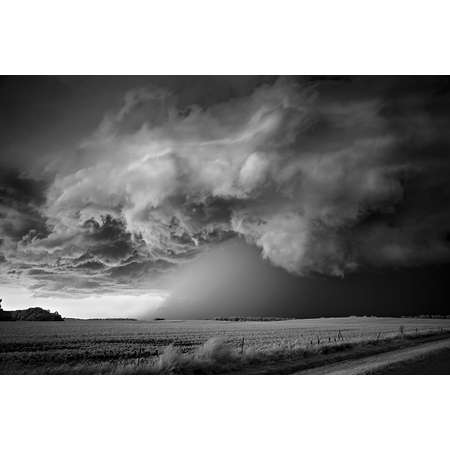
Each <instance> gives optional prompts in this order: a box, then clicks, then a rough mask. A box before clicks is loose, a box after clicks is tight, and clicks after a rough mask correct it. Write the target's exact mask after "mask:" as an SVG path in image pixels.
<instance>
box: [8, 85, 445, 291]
mask: <svg viewBox="0 0 450 450" xmlns="http://www.w3.org/2000/svg"><path fill="white" fill-rule="evenodd" d="M187 92H188V93H189V92H190V95H188V94H187ZM193 92H194V93H195V92H196V93H199V92H201V88H199V87H198V86H197V87H196V88H195V90H193V91H189V86H185V85H183V89H181V90H180V89H174V88H173V86H170V85H169V86H168V85H161V84H154V85H148V83H147V85H146V86H143V87H138V88H135V89H131V90H128V91H127V92H125V93H124V94H123V97H122V101H121V103H120V104H119V105H118V106H117V107H116V108H115V109H111V110H109V111H107V112H105V114H104V116H103V118H102V119H101V120H100V122H99V123H98V125H97V126H96V128H95V129H94V130H93V131H92V132H90V133H88V134H86V135H84V136H80V138H79V141H78V144H77V145H76V146H75V148H70V149H67V150H64V152H63V153H62V155H63V157H59V158H54V159H53V160H52V162H51V163H49V164H48V165H47V167H46V168H45V171H44V173H45V182H44V181H38V180H37V178H36V174H35V173H33V171H32V170H31V171H30V170H28V175H27V174H26V173H25V172H24V173H22V174H21V173H19V172H15V174H14V175H11V174H7V173H6V172H5V174H4V175H2V176H1V188H0V208H1V209H0V229H1V231H2V245H1V248H0V250H1V252H2V255H3V256H2V258H3V262H2V263H1V267H2V274H3V275H2V276H4V277H10V278H11V277H15V278H16V279H17V278H20V280H22V282H23V283H25V284H26V285H27V286H29V287H30V288H31V289H32V290H34V291H35V292H37V293H39V294H40V295H51V294H52V293H55V292H58V293H61V292H62V293H65V294H67V295H77V294H79V293H82V292H86V291H90V292H92V291H95V292H122V291H126V290H127V289H130V286H133V289H144V290H145V289H146V288H148V287H149V286H154V285H156V286H157V285H158V283H160V281H159V280H161V279H163V278H164V276H165V274H167V273H169V272H171V271H175V270H177V268H178V267H179V266H180V265H182V264H185V263H187V262H189V261H192V260H193V259H195V258H196V257H197V256H198V255H200V254H202V253H203V252H204V251H205V250H207V249H209V248H211V247H214V246H216V245H218V244H220V243H223V242H224V241H226V240H228V239H230V238H235V237H237V236H239V237H241V238H243V239H245V241H246V242H247V243H248V244H250V245H252V246H254V247H255V248H256V249H257V250H258V253H259V255H260V257H261V258H264V259H266V260H267V261H269V262H270V263H271V264H272V265H274V266H276V267H279V268H282V269H284V270H285V271H287V272H289V273H291V274H295V275H297V276H310V275H314V274H322V275H325V276H330V277H344V276H346V274H349V273H353V272H358V271H364V270H367V269H370V268H378V267H381V268H388V269H389V268H395V267H410V266H421V265H428V264H433V263H438V262H447V261H449V259H450V238H449V234H450V213H449V212H448V208H447V206H446V205H448V202H449V197H450V179H449V177H448V173H449V169H450V167H449V166H450V157H449V153H448V147H449V137H450V136H449V131H448V129H449V128H448V106H449V88H448V82H447V79H446V78H438V79H428V78H420V77H419V78H409V77H408V78H404V79H402V77H397V78H385V77H381V78H378V79H377V78H371V77H362V78H355V79H352V78H346V77H337V78H325V79H320V78H314V77H300V78H294V77H278V78H274V79H270V80H259V81H258V83H255V84H254V86H253V87H252V88H251V89H250V88H249V87H248V86H247V85H246V88H245V89H241V90H239V91H238V92H237V93H236V94H235V95H228V96H222V97H221V96H218V98H217V100H216V101H211V99H204V97H201V96H199V95H197V96H196V95H194V94H193ZM187 99H188V100H187ZM196 100H198V101H197V102H196ZM30 174H31V175H30ZM27 177H29V178H27Z"/></svg>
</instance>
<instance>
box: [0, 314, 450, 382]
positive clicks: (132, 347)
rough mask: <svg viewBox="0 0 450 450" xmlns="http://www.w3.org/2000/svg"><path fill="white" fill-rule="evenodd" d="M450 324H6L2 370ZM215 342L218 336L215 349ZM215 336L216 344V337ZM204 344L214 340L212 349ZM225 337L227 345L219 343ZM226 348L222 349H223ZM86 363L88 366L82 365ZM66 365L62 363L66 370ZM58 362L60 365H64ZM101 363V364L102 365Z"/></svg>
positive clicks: (294, 344) (317, 341) (376, 335)
mask: <svg viewBox="0 0 450 450" xmlns="http://www.w3.org/2000/svg"><path fill="white" fill-rule="evenodd" d="M446 331H450V320H448V319H419V318H375V317H349V318H322V319H297V320H283V321H266V322H262V321H260V322H257V321H251V322H232V321H217V320H159V321H131V320H130V321H127V320H117V321H114V320H66V321H64V322H2V323H0V373H59V372H61V373H71V372H72V369H73V372H77V373H78V372H81V373H83V372H86V373H97V372H98V373H108V372H109V370H108V369H107V368H108V367H109V368H111V367H112V365H114V364H116V365H122V366H124V365H125V366H126V365H127V364H136V361H139V362H140V363H141V362H142V361H144V362H146V363H147V362H149V361H154V360H156V359H158V358H161V355H163V357H164V358H166V359H167V349H169V350H170V351H169V353H170V352H171V353H170V355H171V357H173V358H179V357H180V355H189V354H194V353H195V352H198V351H199V349H202V350H201V351H202V352H203V353H202V354H204V353H205V351H206V352H208V351H209V355H210V354H211V351H213V350H214V351H215V352H217V350H218V349H219V350H220V351H219V353H220V352H222V356H223V346H224V345H226V348H227V352H228V353H230V352H234V353H236V354H250V353H251V354H253V355H254V354H258V355H264V354H270V355H274V354H276V353H277V352H279V353H280V352H284V353H285V354H286V352H287V351H288V353H289V351H292V352H293V353H295V350H298V349H306V350H310V351H314V350H317V349H320V348H321V347H323V346H333V345H341V344H343V343H346V344H352V343H360V342H365V341H378V340H380V341H382V340H389V339H391V338H396V337H398V336H405V337H408V336H420V335H421V334H426V333H433V332H436V333H439V332H446ZM208 342H213V345H212V347H211V346H210V347H211V348H212V349H213V350H211V348H209V350H208V345H209V344H208ZM214 342H215V343H214ZM205 343H207V347H206V350H205ZM218 343H220V345H219V344H218ZM219 347H220V348H219ZM80 367H81V368H84V370H80ZM61 368H63V369H61ZM58 369H59V372H58ZM97 369H98V370H97Z"/></svg>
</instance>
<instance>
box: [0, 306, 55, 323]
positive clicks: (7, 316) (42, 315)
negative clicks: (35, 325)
mask: <svg viewBox="0 0 450 450" xmlns="http://www.w3.org/2000/svg"><path fill="white" fill-rule="evenodd" d="M17 320H35V321H62V320H64V319H63V318H62V317H61V316H60V314H59V313H57V312H54V313H52V312H50V311H48V310H46V309H42V308H38V307H36V308H28V309H18V310H16V311H4V310H3V309H0V321H17Z"/></svg>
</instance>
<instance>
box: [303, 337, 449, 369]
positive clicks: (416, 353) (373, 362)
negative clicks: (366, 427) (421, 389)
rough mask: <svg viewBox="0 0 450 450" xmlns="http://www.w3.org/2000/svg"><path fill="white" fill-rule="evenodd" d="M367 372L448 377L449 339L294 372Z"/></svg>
mask: <svg viewBox="0 0 450 450" xmlns="http://www.w3.org/2000/svg"><path fill="white" fill-rule="evenodd" d="M370 373H376V374H383V373H386V374H408V373H417V374H427V373H436V374H450V339H449V338H447V339H443V340H439V341H434V342H428V343H425V344H419V345H416V346H414V347H409V348H404V349H400V350H393V351H389V352H385V353H381V354H378V355H373V356H368V357H365V358H360V359H356V360H351V361H341V362H338V363H335V364H329V365H325V366H321V367H316V368H314V369H308V370H303V371H300V372H296V374H298V375H352V374H355V375H356V374H370Z"/></svg>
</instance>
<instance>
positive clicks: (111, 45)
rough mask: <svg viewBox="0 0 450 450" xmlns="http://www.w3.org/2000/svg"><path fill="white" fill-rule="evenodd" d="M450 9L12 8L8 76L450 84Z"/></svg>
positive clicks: (387, 5)
mask: <svg viewBox="0 0 450 450" xmlns="http://www.w3.org/2000/svg"><path fill="white" fill-rule="evenodd" d="M447 4H448V2H445V1H442V0H428V1H427V2H423V1H418V0H409V1H408V2H405V1H400V0H377V1H361V0H340V1H336V0H321V1H317V2H314V1H302V0H276V1H269V0H258V1H256V0H228V1H226V2H225V1H223V2H218V1H216V2H214V1H211V0H190V1H186V0H164V1H148V0H127V1H126V2H121V1H117V0H111V1H108V2H107V1H100V0H65V1H64V2H61V1H57V0H40V1H35V0H14V1H13V0H3V1H2V3H1V6H0V16H1V18H2V19H1V26H0V42H1V50H2V51H1V61H0V72H1V73H10V74H17V73H33V74H154V75H157V74H321V75H323V74H447V73H449V68H450V62H449V58H448V57H447V54H448V49H447V43H448V17H449V14H448V12H449V11H448V8H449V7H448V6H447Z"/></svg>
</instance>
